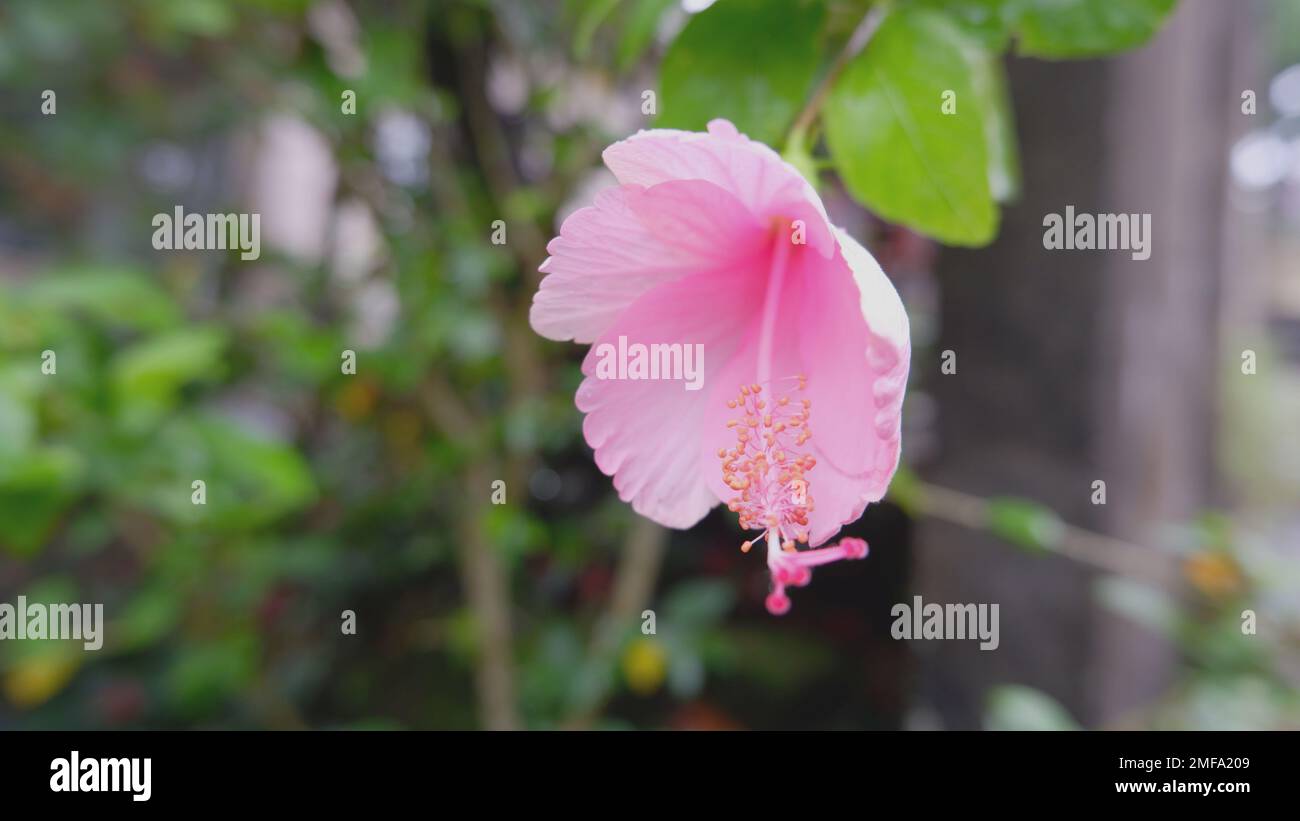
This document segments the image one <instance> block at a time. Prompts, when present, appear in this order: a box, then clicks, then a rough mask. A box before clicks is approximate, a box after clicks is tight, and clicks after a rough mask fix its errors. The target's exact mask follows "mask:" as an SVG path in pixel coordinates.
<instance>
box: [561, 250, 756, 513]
mask: <svg viewBox="0 0 1300 821" xmlns="http://www.w3.org/2000/svg"><path fill="white" fill-rule="evenodd" d="M758 281H759V280H758V279H757V278H756V276H755V272H754V271H753V270H752V269H750V268H747V267H745V266H744V265H741V266H738V267H736V268H735V269H733V270H730V271H726V272H710V273H703V274H695V275H692V276H689V277H685V278H683V279H679V280H676V281H674V282H669V283H665V284H662V285H659V286H657V287H656V288H654V289H652V290H651V291H649V292H647V293H646V294H644V295H642V296H641V297H640V298H639V299H638V300H637V301H636V302H634V303H633V304H632V305H631V306H630V307H629V308H628V309H627V310H626V311H625V312H624V313H623V314H622V315H621V316H619V317H618V319H617V320H616V321H615V322H614V324H613V325H612V326H611V327H610V328H609V329H608V330H607V331H606V332H605V333H604V334H602V336H601V337H600V339H599V341H598V342H597V344H595V345H593V346H592V348H591V350H590V351H589V352H588V354H587V357H586V359H585V360H584V361H583V365H582V371H583V373H584V374H586V376H587V378H586V379H585V380H583V383H582V385H581V387H579V389H578V394H577V398H576V402H577V405H578V408H579V409H580V410H582V411H583V412H585V413H586V414H587V417H586V419H585V420H584V422H583V433H584V435H585V436H586V439H587V443H588V444H589V445H591V446H592V447H593V448H594V449H595V451H596V465H597V466H598V467H599V468H600V469H601V470H602V471H603V472H604V473H605V474H607V475H610V476H613V477H614V487H615V488H616V489H617V490H618V493H619V498H620V499H622V500H623V501H625V502H630V503H631V505H632V508H633V509H634V510H635V511H636V512H637V513H640V514H641V515H643V516H646V517H648V518H650V519H653V520H654V521H656V522H658V523H660V524H662V525H665V526H667V527H677V528H686V527H690V526H691V525H693V524H695V523H696V522H698V521H699V520H700V519H702V518H703V517H704V515H705V514H706V513H708V512H709V509H710V508H712V507H713V506H714V505H716V504H717V502H718V499H717V497H716V496H715V495H714V493H713V492H712V491H711V490H710V489H709V487H708V486H707V485H706V483H705V480H704V475H705V471H704V470H703V469H702V465H701V462H700V458H701V454H700V451H699V436H700V426H701V424H702V420H703V417H704V414H705V405H706V403H707V401H708V397H709V396H710V393H711V391H710V388H711V387H712V386H713V385H714V383H715V382H716V377H717V375H718V373H719V372H720V371H721V370H722V368H723V367H724V366H725V365H726V364H727V362H728V361H729V360H730V359H731V358H732V357H733V355H734V352H735V349H736V347H737V346H738V344H739V342H740V340H741V337H742V335H743V333H744V330H745V329H746V328H747V327H748V326H749V325H750V324H752V322H751V317H752V315H753V313H754V311H756V310H758V307H759V302H760V300H761V299H762V292H761V290H760V289H759V288H758V287H756V283H757V282H758ZM620 336H624V337H626V340H627V344H628V345H629V346H630V345H632V344H634V343H642V344H647V345H648V344H652V343H669V344H672V343H679V344H696V343H698V344H702V345H703V346H704V366H703V370H702V373H703V389H701V390H686V389H685V383H684V382H682V381H663V380H629V379H600V378H597V376H596V363H597V361H598V359H599V357H600V356H601V354H600V350H601V346H602V345H603V344H605V343H608V344H610V345H613V346H615V348H617V346H618V342H619V339H618V338H619V337H620Z"/></svg>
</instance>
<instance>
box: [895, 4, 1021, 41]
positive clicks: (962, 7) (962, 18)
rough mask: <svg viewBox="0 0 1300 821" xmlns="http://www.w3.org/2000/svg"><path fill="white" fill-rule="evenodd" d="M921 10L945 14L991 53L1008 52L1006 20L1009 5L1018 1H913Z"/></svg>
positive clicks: (1008, 34) (1008, 33)
mask: <svg viewBox="0 0 1300 821" xmlns="http://www.w3.org/2000/svg"><path fill="white" fill-rule="evenodd" d="M911 2H914V3H915V4H916V5H918V6H922V7H924V8H928V9H931V10H933V11H938V12H942V13H943V14H946V15H947V16H948V17H949V18H951V19H952V21H953V22H954V23H956V24H957V25H958V26H960V27H961V29H962V31H964V32H966V33H967V34H969V35H970V36H971V37H973V38H975V39H976V40H978V41H979V42H980V44H981V45H983V46H984V47H985V48H987V49H988V50H989V51H993V52H1000V51H1002V50H1003V49H1004V48H1006V45H1007V40H1008V38H1009V36H1010V31H1009V30H1008V28H1007V21H1006V19H1005V14H1006V11H1005V10H1006V9H1007V8H1008V3H1011V2H1015V0H911Z"/></svg>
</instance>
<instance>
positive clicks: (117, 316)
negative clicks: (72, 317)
mask: <svg viewBox="0 0 1300 821" xmlns="http://www.w3.org/2000/svg"><path fill="white" fill-rule="evenodd" d="M20 298H21V299H22V301H23V303H24V304H25V305H27V306H29V307H30V308H32V309H34V310H49V311H59V312H77V313H84V314H85V315H87V316H89V317H90V318H92V319H94V320H95V321H96V322H100V323H103V324H106V325H113V326H125V327H128V328H136V329H140V330H159V329H162V328H166V327H169V326H172V325H175V324H177V323H178V322H179V321H180V311H179V309H178V308H177V307H176V304H175V302H173V301H172V299H171V297H170V296H168V295H167V293H166V292H164V291H163V290H161V289H160V288H159V287H158V286H157V285H156V284H154V283H153V282H151V281H150V280H149V279H147V278H146V277H145V276H144V275H143V274H140V273H137V272H136V271H132V270H127V269H120V268H108V267H102V268H101V267H94V266H86V267H73V268H67V269H61V270H55V271H49V272H47V273H45V274H43V275H42V276H41V277H40V278H39V279H37V280H35V281H33V282H32V284H31V285H29V286H27V287H25V288H24V289H22V291H21V292H20Z"/></svg>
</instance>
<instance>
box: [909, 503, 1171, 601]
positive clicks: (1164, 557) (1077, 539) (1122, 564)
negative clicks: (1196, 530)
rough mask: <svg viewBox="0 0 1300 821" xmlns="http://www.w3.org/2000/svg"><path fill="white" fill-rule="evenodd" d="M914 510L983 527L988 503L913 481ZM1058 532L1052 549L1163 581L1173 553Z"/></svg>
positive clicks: (1081, 532)
mask: <svg viewBox="0 0 1300 821" xmlns="http://www.w3.org/2000/svg"><path fill="white" fill-rule="evenodd" d="M912 507H914V508H915V510H916V512H917V513H920V514H922V515H925V516H929V517H930V518H932V519H939V520H942V521H946V522H952V523H953V524H958V525H962V526H963V527H967V528H970V529H971V530H981V531H987V530H988V526H989V514H990V505H989V502H988V500H987V499H983V498H980V497H979V496H973V495H971V494H969V493H963V492H961V491H959V490H953V489H952V488H946V487H940V486H939V485H932V484H929V483H926V482H918V483H917V493H916V499H915V502H914V503H913V504H912ZM1062 528H1063V531H1062V536H1061V539H1060V540H1059V542H1057V543H1056V544H1054V545H1053V547H1052V552H1053V553H1057V554H1060V555H1062V556H1065V557H1067V558H1069V559H1073V560H1074V561H1076V562H1079V563H1080V564H1086V565H1091V566H1092V567H1095V568H1097V569H1098V570H1104V571H1106V572H1108V573H1116V574H1119V575H1123V576H1129V577H1137V578H1145V579H1148V580H1150V581H1153V582H1164V581H1167V580H1168V578H1169V576H1168V573H1169V569H1170V566H1171V565H1172V564H1175V563H1176V561H1177V557H1176V556H1174V555H1172V554H1170V553H1168V552H1166V551H1162V550H1150V549H1147V548H1144V547H1142V546H1141V545H1137V544H1134V543H1132V542H1127V541H1124V540H1123V539H1116V538H1112V537H1110V536H1103V535H1101V534H1099V533H1093V532H1092V531H1090V530H1085V529H1083V528H1081V527H1075V526H1074V525H1070V524H1065V523H1062Z"/></svg>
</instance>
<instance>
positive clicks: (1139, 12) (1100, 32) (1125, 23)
mask: <svg viewBox="0 0 1300 821" xmlns="http://www.w3.org/2000/svg"><path fill="white" fill-rule="evenodd" d="M1176 3H1177V0H1122V2H1119V0H1009V4H1008V7H1007V15H1008V16H1009V17H1010V18H1011V19H1012V20H1013V21H1014V27H1015V29H1016V32H1017V34H1018V35H1019V44H1018V46H1017V48H1016V51H1017V52H1019V53H1020V54H1026V55H1029V56H1032V57H1052V58H1058V59H1059V58H1069V57H1096V56H1099V55H1103V54H1112V53H1114V52H1117V51H1123V50H1125V49H1130V48H1133V47H1134V46H1139V45H1141V44H1142V43H1145V42H1146V41H1147V40H1148V39H1150V38H1151V35H1153V34H1155V33H1156V31H1157V30H1159V28H1160V26H1161V24H1162V23H1164V20H1165V17H1167V16H1168V15H1169V12H1170V11H1172V10H1173V8H1174V5H1175V4H1176Z"/></svg>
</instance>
